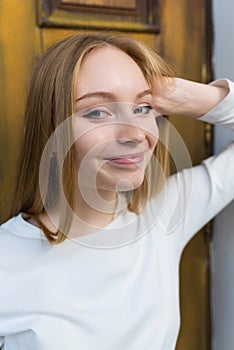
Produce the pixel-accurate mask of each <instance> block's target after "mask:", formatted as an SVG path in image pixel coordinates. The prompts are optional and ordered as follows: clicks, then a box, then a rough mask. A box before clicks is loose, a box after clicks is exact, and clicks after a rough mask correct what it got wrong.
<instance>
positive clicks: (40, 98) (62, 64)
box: [9, 33, 172, 244]
mask: <svg viewBox="0 0 234 350" xmlns="http://www.w3.org/2000/svg"><path fill="white" fill-rule="evenodd" d="M106 45H111V46H114V47H116V48H118V49H120V50H122V51H123V52H125V53H126V54H127V55H129V56H130V57H131V58H132V59H133V60H134V61H135V62H136V63H137V65H138V66H139V68H140V69H141V71H142V73H143V75H144V77H145V79H146V81H147V82H148V84H149V85H151V84H152V78H153V77H155V76H157V77H159V78H160V77H163V76H171V74H172V69H171V67H170V66H169V64H168V63H167V62H166V61H165V60H164V59H163V58H162V57H161V56H160V55H159V54H157V53H156V52H154V51H153V50H151V49H150V48H148V47H146V46H145V45H144V44H142V43H141V42H139V41H137V40H134V39H132V38H129V37H126V36H121V35H116V34H110V33H94V34H83V35H73V36H71V37H69V38H66V39H64V40H62V41H60V42H59V43H56V44H55V45H53V46H51V47H50V48H49V49H48V50H47V51H46V52H45V54H44V55H43V56H42V57H41V59H40V61H39V62H38V64H37V66H36V68H35V70H34V73H33V75H32V78H31V83H30V86H29V93H28V99H27V104H26V110H25V134H24V138H23V142H22V148H21V154H20V159H19V166H18V172H17V181H16V187H15V193H14V201H13V202H12V206H11V210H10V213H9V216H14V215H17V214H18V213H20V212H24V213H27V214H29V215H30V216H33V217H34V219H35V220H37V222H38V223H39V225H40V227H41V229H42V230H43V231H44V234H45V236H46V237H47V239H48V240H49V242H51V243H52V244H58V243H61V242H63V241H64V240H65V239H66V235H65V234H64V232H68V230H69V227H70V224H71V212H72V211H71V210H70V211H69V210H67V209H66V208H65V209H64V208H63V206H61V212H60V213H59V214H60V215H59V216H60V223H59V227H60V230H57V232H56V233H53V232H51V231H49V230H48V228H47V227H45V226H44V225H43V224H42V223H41V222H40V221H39V220H38V218H37V216H38V215H39V214H40V213H42V212H43V210H44V209H45V207H44V204H43V203H44V202H43V198H42V194H41V193H40V186H39V168H40V162H41V158H42V154H43V150H44V148H45V146H46V144H47V142H48V140H49V138H50V136H51V135H52V133H53V132H54V131H55V129H56V128H57V127H58V126H59V125H60V124H61V123H62V122H63V121H64V120H65V119H67V118H68V117H69V116H71V115H72V114H73V112H74V108H73V104H74V82H75V81H76V79H77V77H78V75H79V69H80V66H81V64H82V62H83V60H84V58H85V57H86V56H87V55H88V54H89V53H90V52H91V51H92V50H95V49H97V48H101V47H103V46H106ZM62 133H63V137H62V139H63V145H61V146H59V145H58V147H59V148H58V149H57V153H56V159H55V158H53V157H52V159H51V160H50V164H48V169H49V171H48V174H44V177H45V179H46V183H47V193H46V194H44V195H45V197H46V198H47V200H48V198H49V201H50V204H53V203H56V201H57V200H58V195H59V194H58V193H57V194H56V191H54V190H52V189H51V185H50V178H56V183H57V188H63V189H64V194H65V197H66V199H67V202H68V203H69V206H70V207H71V209H74V199H75V191H74V189H75V188H76V182H77V181H76V178H75V149H74V146H72V147H71V148H70V150H69V151H68V153H67V154H64V146H65V148H66V144H69V143H70V142H71V129H69V128H68V129H67V130H66V129H64V130H63V131H62ZM164 139H166V138H165V137H164ZM163 143H165V141H164V142H163ZM163 143H162V142H160V141H159V142H158V144H157V147H156V149H155V153H154V154H155V157H156V158H157V160H158V162H159V164H160V166H161V169H163V174H164V176H165V177H166V176H168V152H167V147H166V145H165V144H163ZM70 144H71V143H70ZM64 159H65V161H64ZM60 166H61V167H62V169H63V171H62V176H61V177H62V178H60V176H59V175H58V171H57V169H58V167H60ZM156 171H157V170H156V169H155V167H154V166H152V164H149V165H148V167H147V169H146V174H145V179H144V181H143V183H142V185H141V186H140V187H139V188H137V189H135V190H134V192H133V196H132V199H131V201H130V202H129V204H128V209H129V210H130V211H133V212H135V213H136V214H139V213H140V212H141V210H142V209H143V208H144V206H145V204H146V203H147V200H149V199H150V198H152V197H153V196H154V195H155V194H156V193H157V191H158V190H159V188H161V186H162V182H163V181H159V179H160V175H159V173H155V172H156ZM64 174H66V176H64ZM161 178H162V176H161ZM160 182H161V183H160ZM60 186H61V187H60ZM55 187H56V185H55Z"/></svg>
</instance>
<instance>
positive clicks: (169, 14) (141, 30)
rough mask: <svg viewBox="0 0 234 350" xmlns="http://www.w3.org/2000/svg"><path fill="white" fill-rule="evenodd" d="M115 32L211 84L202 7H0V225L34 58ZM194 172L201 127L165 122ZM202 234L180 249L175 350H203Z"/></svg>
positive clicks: (167, 1) (123, 2) (205, 270)
mask: <svg viewBox="0 0 234 350" xmlns="http://www.w3.org/2000/svg"><path fill="white" fill-rule="evenodd" d="M94 30H117V31H121V32H124V33H126V34H127V35H131V36H134V37H136V38H138V39H141V40H143V41H144V42H146V43H148V44H149V45H150V46H152V47H153V48H155V49H157V50H159V51H160V52H161V53H162V54H164V55H165V56H166V57H168V58H169V59H170V60H171V61H172V62H173V63H174V65H175V66H176V68H177V70H178V74H179V75H180V76H182V77H185V78H188V79H191V80H197V81H203V82H207V81H210V80H211V59H210V49H211V44H210V40H211V39H212V38H211V32H212V31H211V20H210V1H209V0H196V1H194V0H179V1H178V0H154V1H150V0H143V1H139V0H138V1H137V0H109V1H107V0H86V1H85V0H84V1H83V0H23V1H19V0H1V1H0V219H1V221H3V220H5V218H6V214H5V213H6V207H7V205H9V203H10V201H11V200H13V199H12V198H11V193H12V187H13V183H14V176H15V166H16V159H17V156H18V150H19V140H20V137H21V134H22V131H23V130H22V115H23V106H24V101H25V97H26V90H27V89H26V86H27V81H28V79H29V75H30V71H31V69H32V67H33V64H34V62H35V61H36V60H37V57H39V56H40V55H41V53H42V52H43V51H44V50H45V49H46V48H47V47H49V46H50V45H51V44H53V43H54V42H56V41H58V40H60V39H62V38H64V37H66V36H69V35H71V34H73V33H78V32H79V33H80V32H84V31H85V32H88V31H94ZM171 120H172V122H173V123H174V125H175V126H176V128H177V129H178V130H179V132H180V133H181V135H182V136H183V138H184V140H185V143H186V145H187V147H188V149H189V151H190V153H191V158H192V161H193V163H194V164H197V163H198V162H200V161H201V159H202V158H203V157H204V156H205V155H207V154H209V153H210V151H211V137H212V130H211V129H210V127H209V126H208V125H206V124H204V123H198V122H196V121H194V120H191V119H187V120H185V118H183V119H181V118H179V117H176V116H171ZM209 242H210V226H209V225H208V226H207V227H206V228H205V229H204V230H202V232H200V233H199V234H198V235H197V236H196V237H195V238H194V239H193V240H192V241H191V242H190V243H189V245H188V246H187V247H186V249H185V252H184V255H183V258H182V263H181V314H182V327H181V332H180V336H179V339H178V344H177V350H198V349H199V350H208V349H209V348H210V319H209V312H210V311H209Z"/></svg>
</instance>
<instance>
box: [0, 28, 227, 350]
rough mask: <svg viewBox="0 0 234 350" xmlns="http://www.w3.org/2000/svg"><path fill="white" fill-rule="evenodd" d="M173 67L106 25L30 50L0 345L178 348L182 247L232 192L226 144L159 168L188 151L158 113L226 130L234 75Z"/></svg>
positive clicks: (1, 248)
mask: <svg viewBox="0 0 234 350" xmlns="http://www.w3.org/2000/svg"><path fill="white" fill-rule="evenodd" d="M170 75H171V71H170V69H169V67H168V65H167V64H166V63H165V62H164V61H163V59H162V58H161V57H160V56H159V55H157V54H156V53H154V52H152V51H151V50H150V49H149V48H147V47H145V46H144V45H143V44H142V43H140V42H137V41H135V40H133V39H130V38H126V37H121V36H112V35H110V34H101V33H97V34H87V35H81V36H78V35H75V36H72V37H70V38H68V39H65V40H63V41H61V42H59V43H57V44H55V45H54V46H52V47H51V48H50V49H49V50H48V51H47V52H46V53H45V54H44V55H43V57H42V58H41V60H40V62H39V63H38V65H37V67H36V69H35V72H34V75H33V76H32V81H31V85H30V88H29V96H28V102H27V106H26V112H25V133H24V142H23V145H22V151H21V159H20V163H19V164H20V165H19V171H18V176H17V184H16V190H15V197H14V202H13V203H12V207H11V213H10V215H9V217H11V218H9V220H8V221H6V222H5V223H4V224H2V226H1V234H0V281H1V288H0V305H1V307H0V344H1V345H2V347H3V349H7V350H21V349H22V350H25V349H30V350H31V349H34V350H36V349H37V350H51V349H56V350H60V349H61V350H62V349H69V350H73V349H74V350H75V349H78V348H79V349H83V350H90V349H102V350H104V349H108V350H109V349H112V350H114V349H116V350H119V349H128V350H130V349H133V350H137V349H139V350H142V349H147V350H151V349H152V350H156V349H158V350H172V349H174V348H175V344H176V340H177V335H178V331H179V323H180V316H179V293H178V285H179V277H178V271H179V262H180V256H181V253H182V251H183V248H184V247H185V245H186V244H187V242H188V241H189V240H190V239H191V237H193V235H194V234H195V233H196V232H197V231H198V230H199V229H200V228H201V227H202V226H203V225H205V224H206V223H207V222H208V221H209V220H210V219H212V218H213V217H214V216H215V215H216V214H217V213H218V212H219V211H220V210H222V209H223V208H224V207H225V206H226V205H227V204H228V203H229V202H231V201H232V200H233V198H234V177H233V172H234V146H233V144H230V145H229V146H228V147H227V148H226V149H225V150H224V151H223V152H222V153H220V154H219V155H216V156H213V157H211V158H209V159H207V160H205V161H204V162H203V163H202V164H201V165H200V166H196V167H190V168H187V169H185V170H183V171H179V172H178V173H177V174H175V175H173V176H169V177H168V176H167V175H168V166H167V164H168V152H169V153H171V155H172V157H173V160H174V162H175V164H177V160H181V157H182V156H183V157H184V158H186V157H187V158H186V159H187V163H186V164H185V165H186V166H189V157H188V153H187V152H186V148H185V146H184V145H183V143H182V140H181V139H180V138H179V135H177V134H176V132H175V130H173V128H172V126H170V124H169V122H168V120H167V118H161V117H159V116H160V115H169V114H172V113H173V114H180V115H181V116H184V118H187V117H189V116H191V117H194V118H198V119H201V120H203V121H207V122H210V123H213V124H223V125H226V126H228V127H230V128H232V129H234V112H233V110H234V108H233V106H234V93H233V91H234V85H233V83H232V82H230V81H227V80H221V81H217V82H214V83H212V84H211V85H205V84H200V83H195V82H191V81H186V80H183V79H179V78H170ZM168 130H169V131H170V130H171V131H172V132H173V134H174V137H175V138H176V142H177V144H180V146H181V147H180V150H181V151H180V154H179V158H178V157H177V156H176V155H175V154H174V147H170V146H168V145H169V144H168V132H169V131H168ZM170 148H171V149H170Z"/></svg>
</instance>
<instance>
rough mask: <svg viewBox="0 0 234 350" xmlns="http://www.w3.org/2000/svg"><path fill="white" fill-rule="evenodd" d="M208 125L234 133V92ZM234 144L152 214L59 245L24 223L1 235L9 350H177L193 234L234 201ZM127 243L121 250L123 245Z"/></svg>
mask: <svg viewBox="0 0 234 350" xmlns="http://www.w3.org/2000/svg"><path fill="white" fill-rule="evenodd" d="M214 84H219V85H227V84H229V88H230V92H229V94H228V95H227V96H226V98H225V99H224V100H223V101H222V102H221V103H220V104H219V105H218V106H216V107H215V108H213V109H212V110H211V111H209V112H208V113H207V114H206V115H204V116H203V117H202V118H200V119H201V120H204V121H207V122H210V123H214V124H223V125H226V126H228V127H230V128H232V129H233V130H234V84H233V83H232V82H229V81H226V80H222V81H217V82H215V83H214ZM233 174H234V145H233V143H232V144H230V145H229V146H228V147H227V148H226V149H225V150H224V151H223V152H222V153H220V154H218V155H215V156H213V157H211V158H209V159H207V160H205V161H204V162H203V163H202V164H201V165H199V166H196V167H192V168H189V169H186V170H183V171H181V172H179V173H177V174H176V175H173V176H171V177H170V178H169V179H168V181H167V184H166V186H165V187H164V190H163V191H162V192H161V193H160V194H159V195H157V196H156V198H154V199H152V200H151V201H150V202H149V203H148V204H147V206H146V208H145V210H144V212H143V213H142V214H141V215H139V216H136V215H135V214H133V213H131V212H128V211H127V210H123V211H121V212H120V214H119V215H118V216H117V217H116V218H115V219H114V220H113V222H112V223H111V224H110V225H108V226H106V227H105V228H104V229H102V230H99V231H97V232H94V233H91V234H87V235H84V236H83V237H79V239H67V240H66V241H65V242H63V243H61V244H59V245H56V246H51V245H50V243H49V242H48V241H47V240H46V238H45V237H44V235H43V233H42V231H41V230H40V229H39V228H37V227H35V226H33V225H31V224H30V223H28V222H27V221H25V220H24V219H23V217H22V214H19V215H18V216H16V217H13V218H12V219H10V220H8V221H7V222H6V223H4V224H3V225H2V226H1V228H0V345H2V346H3V349H4V350H32V349H33V350H64V349H66V350H77V349H82V350H93V349H95V350H110V349H111V350H120V349H127V350H142V349H147V350H173V349H174V348H175V344H176V340H177V336H178V331H179V324H180V314H179V263H180V257H181V253H182V251H183V249H184V247H185V245H186V244H187V242H188V241H189V240H190V239H191V238H192V237H193V235H194V234H195V233H196V232H197V231H198V230H199V229H200V228H201V227H203V226H204V225H205V224H206V223H207V222H208V221H209V220H210V219H212V218H213V217H214V216H215V215H216V214H217V213H218V212H219V211H220V210H222V209H223V208H224V207H225V206H226V205H227V204H228V203H230V202H231V201H232V200H233V199H234V175H233ZM116 243H117V244H116Z"/></svg>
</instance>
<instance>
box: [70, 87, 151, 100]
mask: <svg viewBox="0 0 234 350" xmlns="http://www.w3.org/2000/svg"><path fill="white" fill-rule="evenodd" d="M151 94H152V93H151V90H149V89H147V90H144V91H141V92H139V93H138V94H137V95H136V99H139V98H141V97H144V96H146V95H151ZM92 97H102V98H104V99H106V100H110V101H117V100H118V99H117V96H116V95H115V94H113V93H112V92H107V91H95V92H88V93H87V94H84V95H82V96H80V97H78V98H77V99H76V100H75V101H76V102H78V101H81V100H84V99H86V98H92Z"/></svg>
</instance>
